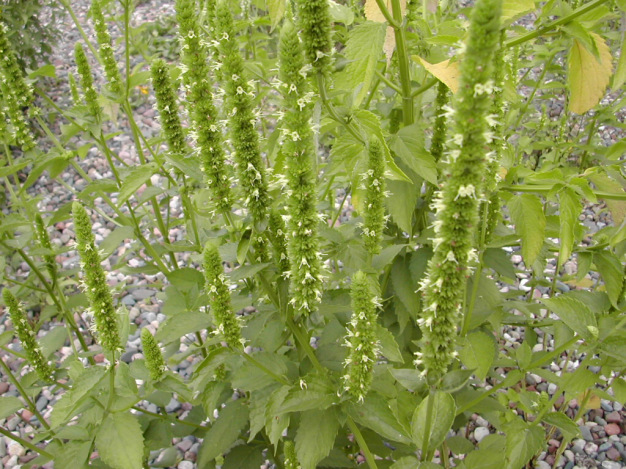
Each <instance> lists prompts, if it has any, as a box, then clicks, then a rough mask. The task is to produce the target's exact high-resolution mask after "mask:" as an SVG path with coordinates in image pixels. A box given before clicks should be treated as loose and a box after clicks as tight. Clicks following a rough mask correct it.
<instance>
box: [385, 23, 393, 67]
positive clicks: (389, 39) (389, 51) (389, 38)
mask: <svg viewBox="0 0 626 469" xmlns="http://www.w3.org/2000/svg"><path fill="white" fill-rule="evenodd" d="M395 48H396V35H395V33H394V32H393V28H392V27H391V26H387V32H386V33H385V45H384V46H383V50H384V51H385V55H386V56H387V64H389V61H390V60H391V56H392V55H393V51H394V49H395Z"/></svg>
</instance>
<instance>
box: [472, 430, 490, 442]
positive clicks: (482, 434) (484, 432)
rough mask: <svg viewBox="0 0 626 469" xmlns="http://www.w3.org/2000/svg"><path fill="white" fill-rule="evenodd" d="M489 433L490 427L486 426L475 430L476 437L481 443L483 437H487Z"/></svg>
mask: <svg viewBox="0 0 626 469" xmlns="http://www.w3.org/2000/svg"><path fill="white" fill-rule="evenodd" d="M487 435H489V429H488V428H485V427H477V428H476V430H474V439H475V440H476V441H477V442H478V443H480V442H481V441H482V439H483V438H485V437H486V436H487Z"/></svg>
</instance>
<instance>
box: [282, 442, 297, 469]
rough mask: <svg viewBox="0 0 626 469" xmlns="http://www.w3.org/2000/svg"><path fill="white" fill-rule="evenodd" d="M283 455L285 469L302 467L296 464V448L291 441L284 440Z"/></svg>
mask: <svg viewBox="0 0 626 469" xmlns="http://www.w3.org/2000/svg"><path fill="white" fill-rule="evenodd" d="M283 452H284V453H285V469H301V468H302V466H301V465H300V464H298V457H297V456H296V447H295V446H294V444H293V441H291V440H286V441H285V443H284V447H283Z"/></svg>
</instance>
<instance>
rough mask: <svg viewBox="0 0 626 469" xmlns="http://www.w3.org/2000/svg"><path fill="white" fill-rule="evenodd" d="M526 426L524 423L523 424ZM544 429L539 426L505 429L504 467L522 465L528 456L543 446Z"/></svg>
mask: <svg viewBox="0 0 626 469" xmlns="http://www.w3.org/2000/svg"><path fill="white" fill-rule="evenodd" d="M524 426H526V425H524ZM543 435H544V430H543V428H541V427H539V426H536V425H535V426H526V428H524V429H522V428H515V429H511V430H510V431H507V435H506V456H505V461H506V466H505V467H506V469H519V468H520V467H524V466H525V465H526V463H527V462H528V461H530V458H532V457H533V456H534V455H535V454H536V453H538V452H539V451H541V449H542V448H543Z"/></svg>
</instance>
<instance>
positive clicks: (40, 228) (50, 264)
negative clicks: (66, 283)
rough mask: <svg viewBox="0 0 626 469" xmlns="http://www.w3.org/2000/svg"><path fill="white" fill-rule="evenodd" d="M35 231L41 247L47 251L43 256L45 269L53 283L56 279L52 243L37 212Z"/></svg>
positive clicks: (55, 264)
mask: <svg viewBox="0 0 626 469" xmlns="http://www.w3.org/2000/svg"><path fill="white" fill-rule="evenodd" d="M35 233H36V235H37V240H38V241H39V244H40V245H41V247H42V248H44V249H45V250H46V251H48V253H47V254H44V256H43V258H44V261H45V262H46V270H47V271H48V274H49V275H50V279H51V280H52V284H53V285H55V284H56V280H57V262H56V258H55V257H54V251H53V249H52V243H51V242H50V235H49V234H48V230H47V229H46V226H45V225H44V222H43V219H42V218H41V215H39V214H37V216H36V217H35Z"/></svg>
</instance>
